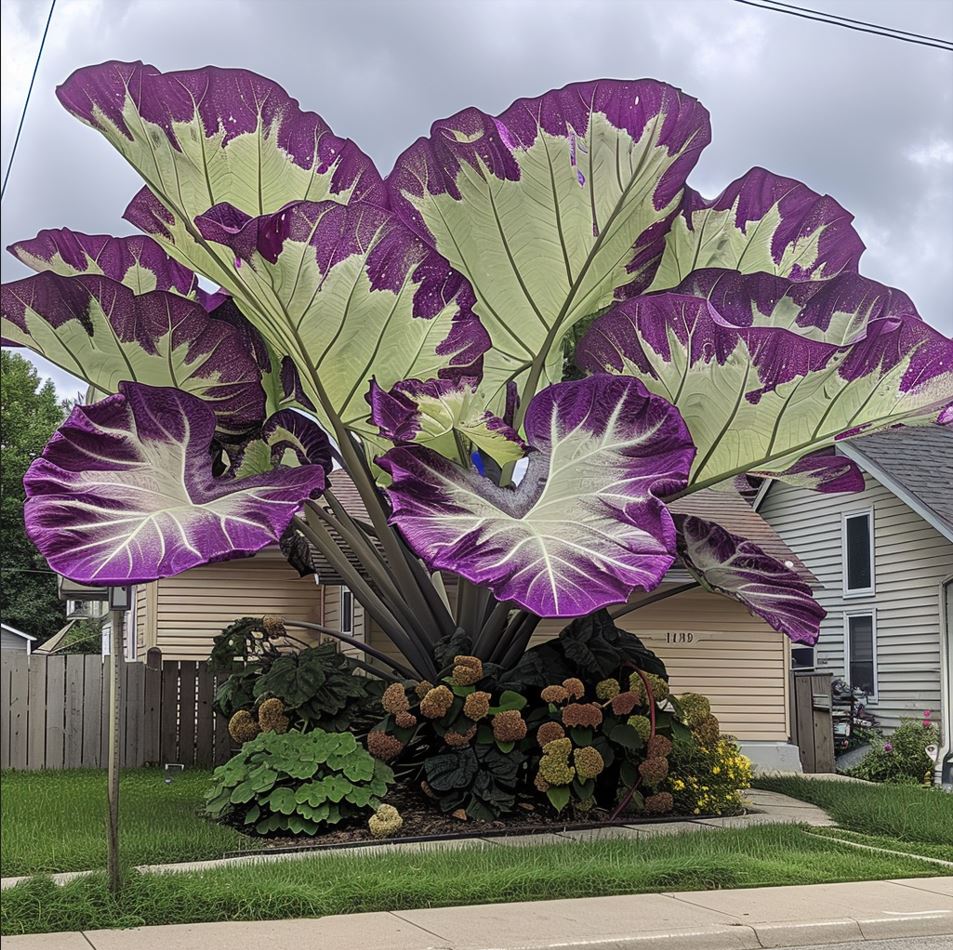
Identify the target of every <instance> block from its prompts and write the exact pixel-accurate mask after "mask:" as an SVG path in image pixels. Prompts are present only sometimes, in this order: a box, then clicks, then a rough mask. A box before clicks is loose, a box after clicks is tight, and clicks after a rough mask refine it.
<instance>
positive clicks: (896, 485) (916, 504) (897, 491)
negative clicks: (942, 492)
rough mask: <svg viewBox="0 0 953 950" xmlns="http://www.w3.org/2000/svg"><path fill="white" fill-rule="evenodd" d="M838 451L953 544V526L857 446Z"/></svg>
mask: <svg viewBox="0 0 953 950" xmlns="http://www.w3.org/2000/svg"><path fill="white" fill-rule="evenodd" d="M838 449H840V451H841V452H843V453H844V455H846V456H847V457H848V458H849V459H851V461H854V462H856V463H857V464H858V465H859V466H860V467H861V468H862V469H863V470H864V471H865V472H867V473H868V474H869V475H871V476H873V477H874V478H875V479H876V480H877V481H878V482H880V484H881V485H883V487H884V488H886V489H887V491H889V492H892V493H893V494H894V495H896V496H897V497H898V498H899V499H900V500H901V501H902V502H903V503H904V504H905V505H906V506H907V507H908V508H910V509H912V510H913V511H915V512H916V513H917V514H918V515H919V516H920V517H921V518H922V519H923V520H924V521H926V522H927V524H929V525H931V526H932V527H934V528H936V530H937V531H939V532H940V534H942V535H943V537H944V538H946V540H947V541H950V542H951V543H953V526H951V525H948V524H947V523H946V522H945V521H943V519H942V518H940V517H939V516H938V515H937V513H936V512H935V511H934V510H933V509H932V508H930V507H929V506H927V505H925V504H923V502H922V501H920V499H919V498H918V497H917V496H916V495H915V494H914V493H913V492H912V491H910V489H909V488H906V487H905V486H904V485H902V484H901V483H900V482H898V481H897V480H896V479H895V478H892V477H891V476H890V475H888V474H887V473H886V472H885V471H884V470H883V469H882V468H881V467H880V466H879V465H877V463H876V462H872V461H871V460H870V458H869V457H868V456H866V455H864V453H863V452H862V451H861V450H860V449H858V448H857V447H856V446H854V445H850V444H849V443H847V442H844V443H841V444H840V445H838Z"/></svg>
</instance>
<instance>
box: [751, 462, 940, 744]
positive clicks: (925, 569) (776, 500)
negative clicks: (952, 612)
mask: <svg viewBox="0 0 953 950" xmlns="http://www.w3.org/2000/svg"><path fill="white" fill-rule="evenodd" d="M870 508H872V509H873V525H874V528H873V531H874V591H873V593H872V594H870V595H867V596H862V597H848V598H845V597H844V594H843V568H844V565H843V555H842V546H841V530H842V529H841V522H842V517H843V515H844V514H845V513H848V514H849V513H851V512H859V511H863V510H865V509H870ZM759 513H760V514H761V515H762V516H763V517H764V518H765V519H767V521H768V522H769V523H770V524H771V525H772V527H774V529H775V530H776V531H777V532H778V534H780V535H781V537H782V538H783V539H784V540H785V541H786V542H787V543H788V545H790V547H791V548H793V549H794V550H795V551H796V552H797V554H798V555H799V556H800V558H801V559H802V560H803V561H804V562H805V564H807V566H808V567H809V568H810V570H811V571H813V572H814V574H815V575H816V576H817V578H818V580H819V581H820V582H821V584H822V585H823V588H822V589H819V590H817V591H815V596H816V597H817V599H818V600H819V601H820V603H821V604H822V606H823V607H824V608H825V609H826V610H827V611H828V615H827V617H826V618H825V620H824V622H823V624H822V626H821V636H820V640H819V641H818V647H817V663H818V669H819V670H821V671H825V672H831V673H833V674H834V675H835V676H844V675H845V666H844V622H845V621H844V615H845V611H850V612H852V613H854V612H864V611H867V610H872V611H874V612H875V624H876V627H875V629H876V664H877V687H878V695H877V699H876V702H872V703H871V704H870V708H871V711H872V712H873V713H874V715H875V716H876V717H877V719H878V721H879V722H880V724H881V725H883V726H884V727H885V728H888V729H891V728H894V727H895V726H896V725H897V724H898V722H899V720H900V719H901V718H902V717H905V716H919V715H920V714H922V712H923V711H924V710H926V709H931V710H938V709H939V708H940V582H941V581H942V580H943V579H944V578H946V577H948V576H949V575H950V574H951V573H953V544H951V543H950V542H949V541H947V540H946V538H944V537H943V536H942V535H941V534H940V533H939V532H938V531H937V530H936V529H935V528H933V527H932V526H931V525H930V524H928V523H927V522H926V521H925V520H924V519H923V518H921V517H920V515H918V514H917V513H916V512H914V511H913V510H912V509H910V508H909V507H908V506H907V505H906V504H905V503H904V502H903V501H901V500H900V499H899V498H897V496H896V495H894V494H893V493H892V492H890V491H888V490H887V489H886V488H884V487H883V486H882V485H880V484H879V483H878V482H877V481H875V480H874V479H873V478H871V477H870V476H866V488H865V490H864V491H863V492H857V493H856V494H851V495H822V494H817V493H814V492H806V491H804V490H803V489H797V488H793V487H791V486H788V485H783V484H781V483H775V484H774V485H772V486H771V488H770V490H769V491H768V492H767V494H766V496H765V498H764V500H763V502H762V504H761V507H760V508H759Z"/></svg>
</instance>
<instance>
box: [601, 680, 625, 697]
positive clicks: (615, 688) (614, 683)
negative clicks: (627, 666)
mask: <svg viewBox="0 0 953 950" xmlns="http://www.w3.org/2000/svg"><path fill="white" fill-rule="evenodd" d="M621 691H622V687H621V686H620V685H619V681H618V680H616V679H611V678H610V679H606V680H599V682H598V683H596V698H597V699H601V700H602V701H603V702H604V703H605V702H608V701H609V700H610V699H614V698H615V697H616V696H618V695H619V693H620V692H621Z"/></svg>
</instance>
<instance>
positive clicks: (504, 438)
mask: <svg viewBox="0 0 953 950" xmlns="http://www.w3.org/2000/svg"><path fill="white" fill-rule="evenodd" d="M367 401H368V403H369V405H370V407H371V422H373V423H374V425H375V426H377V428H378V431H379V432H380V434H381V436H383V437H384V438H385V439H388V440H389V441H391V442H393V443H394V444H395V445H402V444H417V445H426V446H428V447H429V448H431V449H433V450H434V451H435V452H439V453H440V454H441V455H443V456H445V457H446V458H451V459H460V457H461V455H462V456H463V458H466V457H467V456H468V455H469V451H470V449H471V447H475V448H477V449H479V450H480V451H482V452H485V453H486V454H487V455H488V456H489V457H490V458H492V459H493V460H494V461H495V462H497V463H498V464H499V465H507V464H510V463H512V462H515V461H516V460H517V459H520V458H522V457H523V452H524V451H525V449H526V443H524V442H523V440H522V439H521V438H520V437H519V435H518V434H517V433H516V431H515V430H514V429H513V427H512V426H511V425H509V424H507V423H506V422H504V421H503V420H502V419H500V418H499V417H497V416H494V415H493V414H492V413H491V412H489V411H488V410H487V409H485V408H484V402H483V399H482V398H481V397H480V395H479V384H478V381H477V380H476V379H468V378H462V379H429V380H426V381H422V380H417V379H406V380H402V381H401V382H399V383H398V384H397V385H396V386H394V387H392V388H391V389H390V390H389V391H388V390H384V389H382V388H381V387H380V386H378V385H377V382H376V380H374V381H372V383H371V389H370V392H369V393H368V394H367Z"/></svg>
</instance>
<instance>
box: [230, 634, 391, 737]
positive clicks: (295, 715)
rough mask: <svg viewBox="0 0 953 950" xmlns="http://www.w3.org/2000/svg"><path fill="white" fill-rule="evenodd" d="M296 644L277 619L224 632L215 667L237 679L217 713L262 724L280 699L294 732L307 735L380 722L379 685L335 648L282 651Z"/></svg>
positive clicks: (380, 684)
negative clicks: (266, 710)
mask: <svg viewBox="0 0 953 950" xmlns="http://www.w3.org/2000/svg"><path fill="white" fill-rule="evenodd" d="M290 639H291V638H289V636H288V634H287V632H286V631H285V630H284V627H283V625H282V624H281V621H280V618H277V617H263V618H262V617H243V618H242V619H241V620H238V621H236V622H235V623H234V624H232V625H231V626H229V627H227V628H226V629H225V630H223V631H222V633H221V634H219V635H218V636H217V637H216V638H215V644H214V647H213V649H212V654H211V664H212V666H213V668H215V669H217V670H221V671H223V672H230V673H231V675H230V676H229V677H228V679H227V680H225V682H224V683H222V685H221V686H219V688H218V690H217V691H216V693H215V701H214V704H213V708H214V709H215V711H216V712H217V713H219V714H220V715H222V716H224V717H225V718H226V719H229V720H231V719H232V717H233V716H234V715H235V713H237V712H239V711H241V710H245V711H247V712H248V713H249V715H250V716H251V717H252V718H253V719H257V718H259V707H260V706H261V705H262V703H264V702H266V701H267V700H269V699H278V700H280V701H281V704H282V707H283V713H284V715H286V716H287V717H288V720H289V726H290V728H292V729H297V730H299V731H302V732H306V731H308V730H309V729H315V728H320V729H325V730H329V731H337V730H342V729H356V730H357V731H361V729H362V728H366V727H367V726H368V725H370V723H371V722H373V721H374V720H375V719H377V718H378V717H379V716H380V706H379V699H380V695H381V693H382V692H383V689H384V684H383V683H382V682H381V681H380V680H379V679H375V678H373V677H370V676H366V675H364V673H363V672H362V671H361V670H360V669H359V668H358V666H357V664H356V663H355V662H354V660H352V659H351V658H350V657H348V656H346V655H345V654H343V653H341V652H339V651H338V649H337V645H336V644H334V643H325V644H322V645H321V646H317V647H309V646H304V648H303V649H300V650H296V651H295V652H288V651H287V649H284V650H282V649H280V648H279V644H282V645H284V643H285V642H286V641H288V640H290ZM236 741H239V740H238V739H236Z"/></svg>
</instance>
